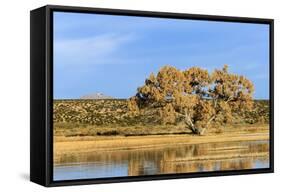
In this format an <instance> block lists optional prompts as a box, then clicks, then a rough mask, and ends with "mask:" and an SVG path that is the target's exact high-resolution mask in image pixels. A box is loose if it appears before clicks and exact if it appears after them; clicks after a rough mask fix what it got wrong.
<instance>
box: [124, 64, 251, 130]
mask: <svg viewBox="0 0 281 192" xmlns="http://www.w3.org/2000/svg"><path fill="white" fill-rule="evenodd" d="M253 91H254V86H253V84H252V82H251V81H250V80H248V79H247V78H246V77H244V76H239V75H236V74H231V73H229V72H228V66H227V65H225V66H224V67H223V68H222V69H221V70H219V69H216V70H215V71H214V72H213V73H211V74H209V72H208V71H207V70H204V69H201V68H199V67H192V68H189V69H186V70H184V71H181V70H178V69H176V68H175V67H172V66H164V67H162V68H161V69H160V70H159V72H158V73H157V75H156V76H155V75H154V74H151V75H150V76H149V78H147V79H146V80H145V84H144V85H143V86H141V87H139V88H138V89H137V94H136V96H134V97H132V98H130V100H129V103H128V107H129V109H130V110H131V111H133V112H134V111H138V110H139V108H146V107H155V108H159V109H160V114H161V115H160V116H161V118H162V119H163V122H164V123H174V122H176V120H177V119H178V120H183V121H184V122H185V123H186V126H187V127H188V128H189V129H191V130H192V131H193V132H194V133H197V134H202V133H203V132H204V131H205V129H207V128H208V126H209V125H210V124H211V123H216V124H218V123H220V124H222V123H227V122H229V121H231V119H232V113H233V112H241V111H246V110H249V109H251V108H252V106H253V99H252V94H253Z"/></svg>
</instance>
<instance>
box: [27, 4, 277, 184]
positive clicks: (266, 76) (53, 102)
mask: <svg viewBox="0 0 281 192" xmlns="http://www.w3.org/2000/svg"><path fill="white" fill-rule="evenodd" d="M30 39H31V99H30V102H31V131H30V152H31V153H30V179H31V181H33V182H35V183H38V184H41V185H44V186H60V185H76V184H93V183H109V182H128V181H144V180H158V179H176V178H190V177H206V176H225V175H240V174H254V173H272V172H273V163H274V162H273V136H274V134H273V20H272V19H261V18H246V17H228V16H213V15H212V16H211V15H195V14H183V13H164V12H148V11H135V10H117V9H101V8H85V7H66V6H55V5H47V6H44V7H41V8H38V9H35V10H32V11H31V32H30Z"/></svg>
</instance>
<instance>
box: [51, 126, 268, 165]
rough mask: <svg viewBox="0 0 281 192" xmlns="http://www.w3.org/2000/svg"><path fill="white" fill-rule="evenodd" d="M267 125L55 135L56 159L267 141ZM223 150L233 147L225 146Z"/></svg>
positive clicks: (55, 160)
mask: <svg viewBox="0 0 281 192" xmlns="http://www.w3.org/2000/svg"><path fill="white" fill-rule="evenodd" d="M268 139H269V131H268V126H267V127H265V128H264V129H261V130H260V131H256V132H252V131H248V132H247V131H245V130H243V131H242V132H241V131H239V130H237V131H236V132H234V131H231V132H225V133H221V134H219V135H218V134H215V133H212V134H209V135H205V136H197V135H191V134H186V135H156V136H155V135H154V136H130V137H125V136H84V137H79V136H76V137H64V136H55V137H54V162H55V163H56V162H57V161H58V159H59V158H60V157H61V156H63V155H66V154H67V155H69V154H79V153H85V152H98V151H113V150H114V151H115V150H130V149H134V150H137V149H143V148H157V147H166V146H176V145H183V144H201V143H215V142H216V143H218V142H232V141H256V140H268ZM224 150H231V149H227V148H225V149H224Z"/></svg>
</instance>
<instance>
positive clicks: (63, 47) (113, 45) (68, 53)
mask: <svg viewBox="0 0 281 192" xmlns="http://www.w3.org/2000/svg"><path fill="white" fill-rule="evenodd" d="M133 40H135V36H134V35H133V34H125V35H123V34H122V35H120V34H114V33H109V34H102V35H99V36H95V37H90V38H79V39H58V40H55V41H54V55H55V57H54V58H55V59H57V62H58V63H60V66H64V67H69V66H71V65H79V66H80V67H81V66H85V65H94V64H99V63H104V62H105V61H106V60H107V59H108V58H110V57H109V55H110V54H113V53H114V52H116V51H118V50H119V49H121V48H122V46H124V45H125V44H127V43H129V42H131V41H133Z"/></svg>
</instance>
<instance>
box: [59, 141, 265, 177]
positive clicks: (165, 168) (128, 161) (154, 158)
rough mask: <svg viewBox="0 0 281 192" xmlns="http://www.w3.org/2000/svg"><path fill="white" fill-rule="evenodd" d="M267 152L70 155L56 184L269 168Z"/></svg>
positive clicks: (233, 148) (220, 149)
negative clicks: (91, 179)
mask: <svg viewBox="0 0 281 192" xmlns="http://www.w3.org/2000/svg"><path fill="white" fill-rule="evenodd" d="M268 150H269V143H268V141H250V142H227V143H211V144H195V145H182V144H181V145H175V146H172V147H165V148H149V149H148V148H147V149H139V150H119V151H108V152H95V153H85V154H79V155H77V156H75V155H69V156H64V157H62V159H60V164H57V165H55V166H54V180H72V179H89V178H106V177H120V176H121V177H122V176H137V175H156V174H169V173H188V172H204V171H219V170H241V169H253V168H268V167H269V157H268Z"/></svg>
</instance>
